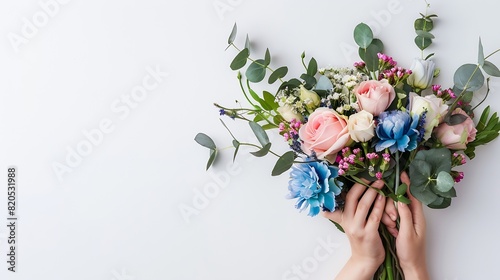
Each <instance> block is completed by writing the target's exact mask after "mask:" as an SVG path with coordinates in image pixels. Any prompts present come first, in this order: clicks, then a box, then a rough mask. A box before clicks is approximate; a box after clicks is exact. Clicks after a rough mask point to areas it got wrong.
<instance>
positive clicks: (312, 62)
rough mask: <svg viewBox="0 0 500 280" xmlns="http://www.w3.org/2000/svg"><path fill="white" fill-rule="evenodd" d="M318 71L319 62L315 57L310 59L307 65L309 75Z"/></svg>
mask: <svg viewBox="0 0 500 280" xmlns="http://www.w3.org/2000/svg"><path fill="white" fill-rule="evenodd" d="M317 72H318V63H317V62H316V59H314V57H312V58H311V60H309V64H308V65H307V75H309V76H313V77H314V75H316V73H317Z"/></svg>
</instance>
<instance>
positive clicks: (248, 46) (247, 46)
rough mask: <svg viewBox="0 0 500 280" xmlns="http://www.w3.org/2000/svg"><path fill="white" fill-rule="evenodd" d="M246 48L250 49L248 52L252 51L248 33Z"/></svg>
mask: <svg viewBox="0 0 500 280" xmlns="http://www.w3.org/2000/svg"><path fill="white" fill-rule="evenodd" d="M245 49H248V52H250V38H248V34H247V38H246V39H245Z"/></svg>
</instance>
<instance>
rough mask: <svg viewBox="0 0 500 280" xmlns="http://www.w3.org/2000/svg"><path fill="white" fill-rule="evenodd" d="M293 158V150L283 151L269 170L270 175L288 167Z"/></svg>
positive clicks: (279, 172) (283, 170)
mask: <svg viewBox="0 0 500 280" xmlns="http://www.w3.org/2000/svg"><path fill="white" fill-rule="evenodd" d="M294 160H295V153H294V152H293V151H288V152H286V153H284V154H283V155H282V156H281V157H280V158H279V159H278V161H276V164H275V165H274V168H273V171H272V172H271V175H272V176H278V175H281V174H282V173H283V172H285V171H287V170H288V169H290V168H291V167H292V165H293V161H294Z"/></svg>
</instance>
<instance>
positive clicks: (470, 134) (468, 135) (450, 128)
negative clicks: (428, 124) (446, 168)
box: [434, 108, 477, 150]
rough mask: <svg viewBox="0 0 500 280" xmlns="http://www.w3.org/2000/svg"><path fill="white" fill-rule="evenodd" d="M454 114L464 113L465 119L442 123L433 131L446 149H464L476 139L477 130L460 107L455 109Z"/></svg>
mask: <svg viewBox="0 0 500 280" xmlns="http://www.w3.org/2000/svg"><path fill="white" fill-rule="evenodd" d="M456 114H461V115H464V116H466V117H467V119H466V120H465V121H464V122H462V123H460V124H457V125H448V124H446V123H442V124H440V125H439V126H438V127H437V128H436V129H435V130H434V133H435V134H436V137H437V138H438V139H439V141H440V142H441V143H442V144H443V145H444V146H446V147H447V148H448V149H452V150H465V149H466V148H467V144H468V143H469V142H471V141H474V139H476V132H477V130H476V126H475V125H474V122H473V121H472V119H471V118H470V117H469V116H468V115H467V113H465V112H464V111H463V110H462V109H460V108H457V109H455V110H454V111H453V115H456Z"/></svg>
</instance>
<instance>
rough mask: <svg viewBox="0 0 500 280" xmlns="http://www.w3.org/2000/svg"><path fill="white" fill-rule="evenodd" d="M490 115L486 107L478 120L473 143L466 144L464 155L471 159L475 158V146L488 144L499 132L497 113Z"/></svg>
mask: <svg viewBox="0 0 500 280" xmlns="http://www.w3.org/2000/svg"><path fill="white" fill-rule="evenodd" d="M489 115H490V106H488V107H486V108H485V109H484V110H483V113H482V114H481V117H480V118H479V121H478V123H477V125H476V130H477V132H476V138H475V139H474V141H472V142H469V143H468V144H467V149H466V150H465V151H464V152H465V154H466V155H467V156H468V157H469V158H470V159H473V158H474V157H475V153H474V151H475V149H476V147H477V146H480V145H485V144H488V143H489V142H491V141H493V140H494V139H495V138H497V137H498V135H499V132H500V119H499V117H498V114H497V113H493V114H492V115H491V117H490V116H489Z"/></svg>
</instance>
